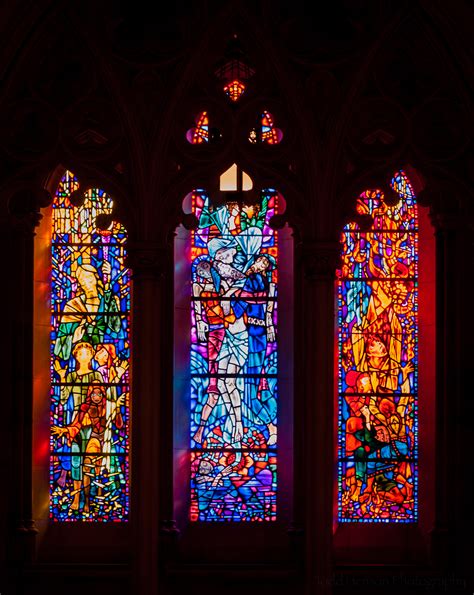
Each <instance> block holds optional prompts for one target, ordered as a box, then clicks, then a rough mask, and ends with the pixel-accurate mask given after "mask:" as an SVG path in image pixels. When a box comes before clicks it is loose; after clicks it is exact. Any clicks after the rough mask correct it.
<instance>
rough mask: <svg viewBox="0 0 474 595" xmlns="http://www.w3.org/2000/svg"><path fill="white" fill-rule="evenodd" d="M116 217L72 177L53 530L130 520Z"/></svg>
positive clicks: (121, 258) (103, 198)
mask: <svg viewBox="0 0 474 595" xmlns="http://www.w3.org/2000/svg"><path fill="white" fill-rule="evenodd" d="M78 202H79V203H80V204H78ZM76 205H77V206H76ZM112 208H113V201H112V198H111V197H110V196H109V195H108V194H107V193H105V192H104V191H103V190H100V189H98V188H92V189H85V190H83V189H82V188H81V187H80V182H79V180H78V178H77V177H76V176H75V175H74V174H73V173H72V172H70V171H66V172H65V174H64V175H63V176H62V178H61V180H60V182H59V185H58V188H57V191H56V194H55V197H54V200H53V205H52V217H51V229H50V234H51V235H50V238H51V242H50V250H51V252H50V257H51V260H50V262H51V276H50V288H49V289H50V304H51V318H50V320H51V327H50V328H51V331H50V374H51V376H50V378H51V382H50V386H51V390H50V507H49V508H50V518H51V520H53V521H92V522H109V521H113V522H121V521H126V520H127V519H128V514H129V471H128V457H129V392H130V386H129V363H130V336H129V334H130V330H129V327H130V276H129V271H128V269H127V267H126V266H125V257H126V241H127V233H126V230H125V229H124V227H123V226H122V225H121V224H120V223H117V222H115V221H113V220H112V218H111V214H112Z"/></svg>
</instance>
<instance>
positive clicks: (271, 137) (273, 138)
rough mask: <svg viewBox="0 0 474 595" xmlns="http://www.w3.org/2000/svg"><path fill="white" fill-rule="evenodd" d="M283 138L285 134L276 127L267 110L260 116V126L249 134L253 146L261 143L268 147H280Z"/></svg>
mask: <svg viewBox="0 0 474 595" xmlns="http://www.w3.org/2000/svg"><path fill="white" fill-rule="evenodd" d="M282 138H283V132H282V131H281V130H280V129H279V128H277V127H276V126H275V121H274V118H273V116H272V114H271V113H270V112H268V111H267V110H265V111H264V112H263V113H262V114H261V116H260V126H259V127H258V128H252V130H251V131H250V134H249V141H250V142H251V143H253V144H256V143H258V142H260V143H266V144H267V145H278V144H279V143H280V142H281V140H282Z"/></svg>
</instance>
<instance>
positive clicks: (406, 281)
mask: <svg viewBox="0 0 474 595" xmlns="http://www.w3.org/2000/svg"><path fill="white" fill-rule="evenodd" d="M391 185H392V188H393V190H394V191H395V193H396V195H395V196H396V197H398V200H396V199H395V200H393V198H392V197H390V198H391V199H390V200H386V198H385V196H384V194H383V192H381V191H380V190H373V191H372V190H371V191H366V192H364V193H363V194H362V195H361V196H360V198H359V199H358V201H357V211H358V213H359V214H361V215H370V216H371V217H372V220H373V223H372V225H371V227H370V229H368V230H366V231H362V230H361V229H360V228H359V227H358V225H357V224H356V223H349V224H348V225H346V226H345V228H344V231H343V233H342V268H341V271H340V275H339V279H338V289H339V291H338V299H339V515H338V516H339V521H342V522H348V521H349V522H354V521H365V522H404V523H407V522H413V521H416V520H417V480H418V478H417V474H418V468H417V462H418V454H417V339H418V326H417V292H418V290H417V263H418V248H417V240H418V230H417V205H416V198H415V195H414V192H413V189H412V186H411V185H410V182H409V181H408V179H407V177H406V175H405V173H404V172H403V171H399V172H397V173H396V174H395V175H394V177H393V179H392V183H391Z"/></svg>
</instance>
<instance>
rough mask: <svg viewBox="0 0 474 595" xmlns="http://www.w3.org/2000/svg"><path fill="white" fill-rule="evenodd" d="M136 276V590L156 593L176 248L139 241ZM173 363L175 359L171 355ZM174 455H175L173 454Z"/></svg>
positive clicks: (132, 255) (132, 251) (133, 253)
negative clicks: (170, 296) (168, 306)
mask: <svg viewBox="0 0 474 595" xmlns="http://www.w3.org/2000/svg"><path fill="white" fill-rule="evenodd" d="M128 253H129V261H128V262H129V266H130V268H131V269H132V279H133V302H132V303H133V308H132V310H133V321H132V329H131V330H132V341H133V342H132V364H133V376H132V395H133V398H132V439H131V444H132V460H131V470H132V474H131V498H132V500H131V522H132V523H133V534H134V543H133V551H132V554H133V558H134V589H133V590H134V592H136V593H147V594H148V595H156V594H157V593H158V592H159V591H160V592H161V589H159V581H160V573H159V567H158V564H159V559H160V556H161V553H162V552H161V551H159V530H160V520H161V518H162V516H161V515H162V509H163V501H162V499H160V495H161V494H162V489H161V488H162V486H161V482H162V481H163V478H164V476H165V474H166V469H164V468H163V465H162V461H163V457H162V454H163V453H162V452H160V450H161V448H162V440H161V428H162V415H163V408H164V400H165V399H166V395H167V393H168V392H170V391H168V390H167V387H166V384H165V381H164V379H165V378H166V377H167V374H168V373H169V370H167V368H168V367H169V366H170V361H169V360H170V358H169V357H168V356H167V350H168V351H169V352H170V353H171V352H172V343H171V341H172V336H170V335H169V333H168V332H167V327H166V325H165V323H164V321H165V319H166V316H167V317H168V318H169V317H170V315H169V313H167V312H166V311H165V304H166V294H167V292H168V291H169V288H170V287H171V288H172V276H171V272H172V252H171V250H170V249H168V248H167V246H166V245H158V244H154V243H151V242H149V243H145V242H144V243H135V244H130V245H129V247H128ZM171 363H172V359H171ZM170 458H171V453H170Z"/></svg>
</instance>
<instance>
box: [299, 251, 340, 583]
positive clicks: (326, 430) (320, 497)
mask: <svg viewBox="0 0 474 595" xmlns="http://www.w3.org/2000/svg"><path fill="white" fill-rule="evenodd" d="M339 253H340V246H339V245H338V244H337V243H322V242H303V244H302V246H300V259H301V264H302V267H299V268H302V273H303V278H301V279H300V287H301V294H302V299H301V312H300V317H301V318H300V320H299V321H298V327H300V328H301V329H302V333H301V334H300V337H301V339H302V344H301V345H299V348H298V353H297V354H296V358H297V359H298V358H301V364H300V368H299V371H300V372H301V373H302V374H303V378H302V382H303V385H304V404H303V406H302V404H301V403H300V405H299V409H300V411H299V412H296V415H295V417H296V418H299V419H302V420H303V426H302V428H301V429H302V431H303V433H304V446H303V448H304V463H303V466H302V468H300V471H299V472H300V473H302V474H303V475H302V476H301V475H300V479H303V478H304V480H305V534H306V539H305V542H306V543H305V545H306V556H305V564H306V592H307V593H308V595H309V594H310V593H311V594H315V593H316V594H318V595H322V594H326V593H329V592H330V591H331V581H332V560H331V545H332V516H333V490H334V481H335V479H336V478H335V469H336V462H335V449H334V431H333V428H334V386H335V384H334V383H335V378H334V336H335V335H334V332H335V295H334V280H335V271H336V266H337V262H338V258H339ZM297 316H298V314H297ZM297 373H298V372H297Z"/></svg>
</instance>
